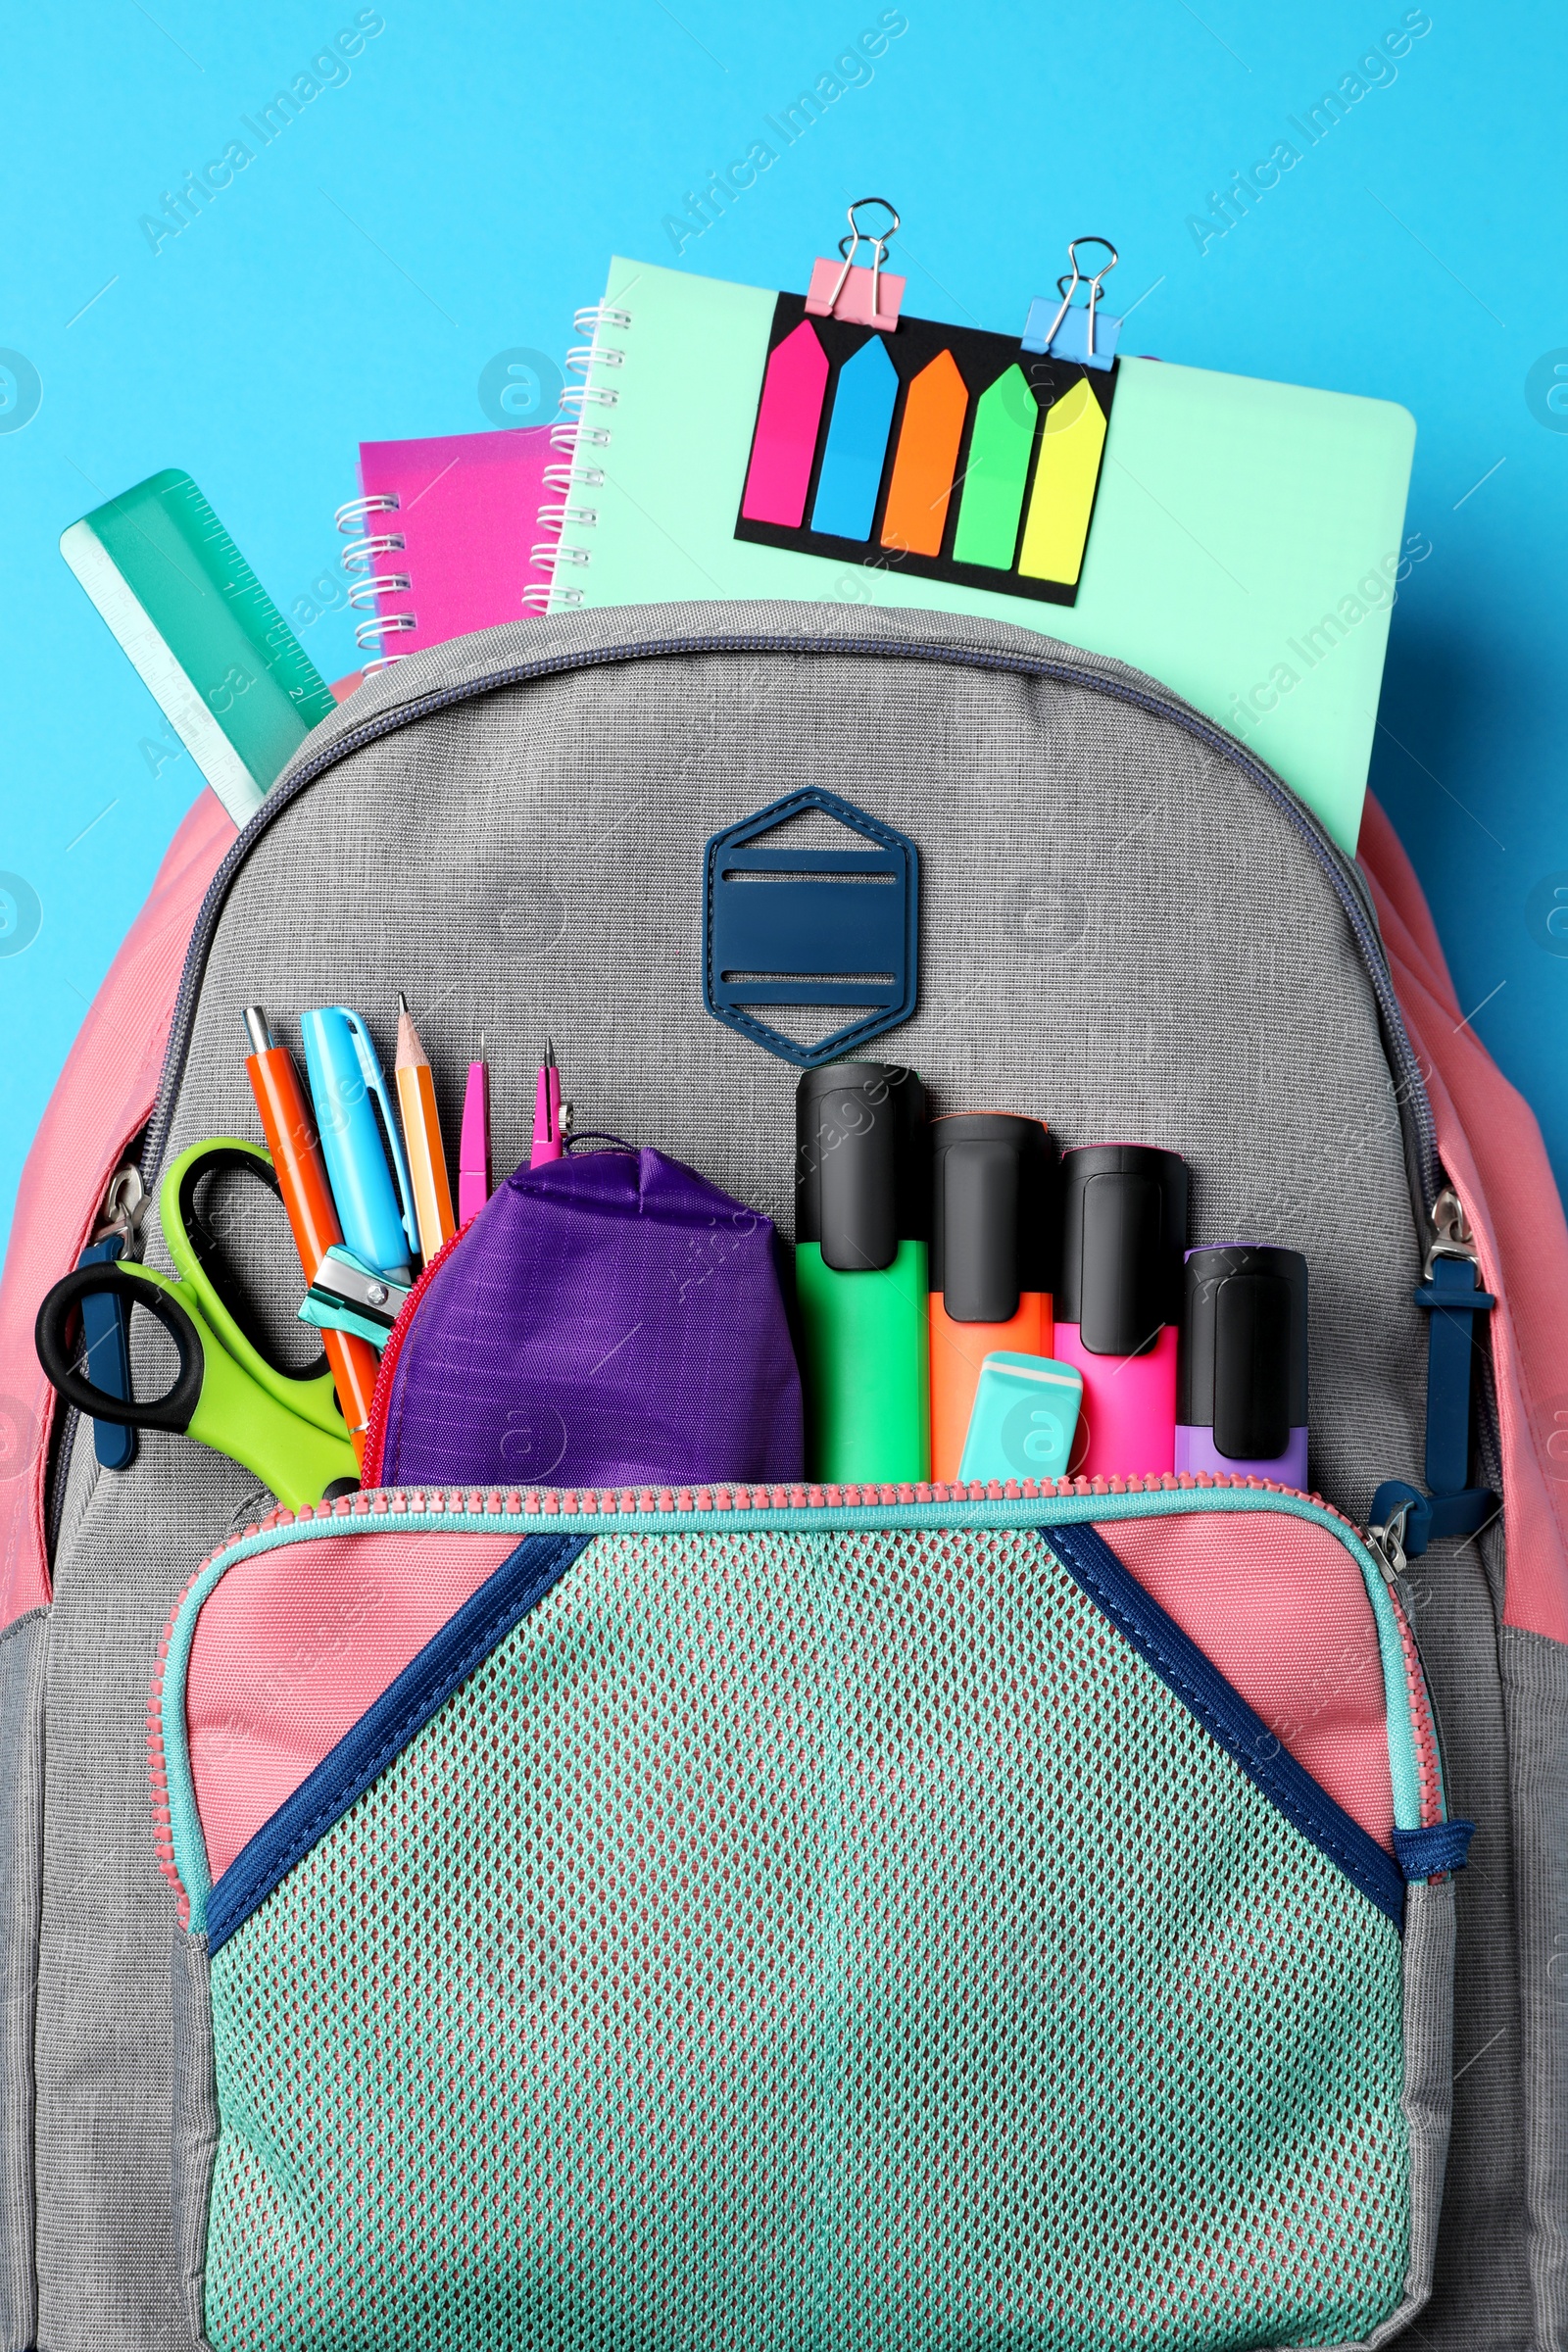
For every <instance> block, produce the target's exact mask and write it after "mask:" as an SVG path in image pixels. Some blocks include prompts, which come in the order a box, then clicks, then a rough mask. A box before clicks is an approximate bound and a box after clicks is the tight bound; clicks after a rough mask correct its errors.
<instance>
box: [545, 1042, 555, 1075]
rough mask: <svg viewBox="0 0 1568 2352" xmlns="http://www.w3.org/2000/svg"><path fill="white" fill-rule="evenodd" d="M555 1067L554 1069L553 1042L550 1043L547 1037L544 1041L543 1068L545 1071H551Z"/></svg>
mask: <svg viewBox="0 0 1568 2352" xmlns="http://www.w3.org/2000/svg"><path fill="white" fill-rule="evenodd" d="M555 1067H556V1049H555V1045H554V1042H553V1041H552V1040H551V1039H550V1038H548V1037H547V1038H546V1039H545V1068H546V1069H547V1070H553V1069H554V1068H555Z"/></svg>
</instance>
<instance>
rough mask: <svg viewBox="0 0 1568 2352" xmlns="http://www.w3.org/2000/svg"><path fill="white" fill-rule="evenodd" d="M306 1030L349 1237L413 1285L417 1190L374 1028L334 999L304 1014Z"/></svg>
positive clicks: (309, 1065)
mask: <svg viewBox="0 0 1568 2352" xmlns="http://www.w3.org/2000/svg"><path fill="white" fill-rule="evenodd" d="M300 1035H301V1038H302V1039H303V1041H304V1045H305V1067H306V1070H307V1072H308V1073H309V1076H310V1081H311V1101H312V1103H314V1105H315V1109H316V1121H317V1125H318V1127H319V1130H320V1136H321V1150H322V1151H323V1152H325V1154H326V1172H327V1175H328V1176H329V1177H330V1178H331V1181H332V1199H333V1201H335V1202H336V1204H337V1213H338V1221H339V1223H340V1224H341V1225H342V1227H343V1240H344V1243H345V1245H346V1247H347V1248H348V1249H350V1250H352V1251H353V1252H354V1255H355V1256H356V1257H359V1258H363V1259H364V1261H365V1263H366V1264H367V1265H368V1266H373V1267H374V1268H375V1270H376V1272H377V1273H378V1274H389V1275H391V1277H392V1279H393V1280H394V1281H395V1282H404V1283H406V1282H408V1281H409V1279H410V1267H411V1265H412V1263H413V1260H414V1258H415V1256H416V1254H417V1250H418V1235H417V1228H416V1226H415V1221H414V1196H413V1191H412V1189H411V1187H410V1184H409V1171H408V1164H407V1162H406V1161H405V1159H404V1157H403V1145H402V1143H401V1141H400V1139H399V1136H398V1130H397V1122H396V1120H395V1119H394V1118H393V1116H392V1104H391V1101H390V1098H389V1097H388V1094H387V1086H386V1080H385V1078H384V1077H383V1076H382V1074H381V1063H380V1058H379V1056H378V1054H376V1051H375V1047H374V1044H373V1043H372V1041H371V1038H370V1034H369V1031H368V1029H367V1028H366V1026H365V1023H364V1022H363V1021H362V1020H361V1018H360V1016H359V1014H358V1013H357V1012H351V1011H350V1010H349V1008H348V1006H347V1005H325V1006H323V1007H322V1009H321V1010H320V1011H319V1012H305V1013H302V1014H301V1015H300ZM377 1112H379V1116H378V1115H377ZM389 1158H390V1160H391V1163H392V1166H391V1170H390V1172H389V1171H388V1168H387V1161H388V1159H389ZM394 1177H396V1179H397V1183H396V1187H395V1189H394V1185H393V1178H394Z"/></svg>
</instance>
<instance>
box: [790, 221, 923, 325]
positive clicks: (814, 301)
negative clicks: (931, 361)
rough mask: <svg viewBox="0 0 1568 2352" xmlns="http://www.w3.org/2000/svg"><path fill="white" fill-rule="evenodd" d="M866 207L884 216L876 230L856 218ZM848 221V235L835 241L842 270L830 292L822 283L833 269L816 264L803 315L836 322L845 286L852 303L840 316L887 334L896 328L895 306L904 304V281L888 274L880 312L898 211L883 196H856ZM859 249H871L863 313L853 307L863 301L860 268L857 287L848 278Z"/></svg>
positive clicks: (896, 227) (824, 262) (827, 265)
mask: <svg viewBox="0 0 1568 2352" xmlns="http://www.w3.org/2000/svg"><path fill="white" fill-rule="evenodd" d="M870 205H875V206H877V207H878V208H879V209H880V210H881V211H882V212H884V213H886V215H887V221H886V222H885V223H884V224H883V225H882V226H881V227H879V228H862V227H861V225H860V222H859V219H858V215H859V214H860V213H862V212H864V211H865V210H866V208H867V207H868V206H870ZM848 218H849V223H850V233H849V235H848V236H847V237H841V238H840V239H839V258H840V260H841V262H842V264H843V267H842V268H841V269H840V270H839V273H838V276H837V277H836V278H835V279H834V281H833V286H832V290H831V292H830V291H829V290H828V288H827V285H826V279H827V277H828V276H829V274H830V273H831V271H832V268H833V265H832V263H831V262H828V261H819V262H818V263H817V265H816V267H815V269H814V270H812V272H811V284H810V291H809V293H808V295H807V298H806V308H807V311H808V313H809V316H810V317H812V318H814V319H836V318H838V317H839V316H840V315H841V314H840V312H839V301H840V298H841V297H842V295H843V293H844V289H845V287H846V286H849V287H850V290H851V294H852V296H853V297H855V299H854V300H852V301H851V303H850V304H849V305H847V307H846V309H845V312H844V313H843V316H844V317H845V318H847V319H855V320H856V321H857V322H858V323H859V324H862V325H866V326H876V327H881V328H882V329H883V331H884V332H887V331H889V330H890V329H891V328H893V327H895V326H897V324H898V322H899V306H900V304H901V303H902V302H903V300H904V279H903V278H902V277H897V276H895V275H894V274H893V273H892V272H891V271H890V272H889V275H888V287H887V290H888V293H889V294H890V296H891V300H890V302H889V304H888V307H887V308H886V309H885V310H884V308H883V304H882V295H883V286H882V265H883V263H884V262H885V261H886V260H887V258H888V241H889V239H890V238H892V237H895V236H897V234H898V232H899V225H900V223H899V213H898V208H897V207H896V206H895V205H892V204H890V203H889V202H888V200H887V198H886V197H885V196H858V197H857V198H856V200H855V202H854V203H853V204H852V205H851V206H850V207H849V213H848ZM862 245H869V246H870V248H871V270H870V303H869V308H868V309H866V310H864V311H863V313H862V311H861V310H860V309H858V307H857V306H858V304H862V303H863V302H864V300H865V292H864V284H863V279H864V271H863V267H862V271H861V283H860V285H859V286H857V285H856V284H855V282H854V281H853V280H852V276H851V272H852V271H853V270H854V268H855V257H856V255H857V254H858V251H859V249H860V247H861V246H862Z"/></svg>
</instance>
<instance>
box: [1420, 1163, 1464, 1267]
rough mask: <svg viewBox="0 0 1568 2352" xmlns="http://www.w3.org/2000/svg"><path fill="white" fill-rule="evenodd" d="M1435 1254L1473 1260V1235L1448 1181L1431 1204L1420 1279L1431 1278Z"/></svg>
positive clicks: (1459, 1202) (1436, 1255)
mask: <svg viewBox="0 0 1568 2352" xmlns="http://www.w3.org/2000/svg"><path fill="white" fill-rule="evenodd" d="M1436 1257H1467V1258H1469V1260H1470V1261H1471V1263H1472V1264H1474V1263H1475V1262H1476V1243H1475V1236H1474V1234H1473V1233H1472V1232H1471V1231H1470V1220H1469V1218H1468V1217H1467V1216H1466V1215H1465V1213H1464V1203H1463V1201H1461V1200H1460V1198H1459V1196H1458V1194H1457V1193H1456V1192H1455V1191H1454V1189H1453V1187H1452V1185H1451V1184H1446V1185H1445V1186H1444V1188H1443V1190H1442V1192H1441V1193H1440V1194H1439V1195H1438V1197H1437V1199H1436V1201H1433V1203H1432V1239H1431V1241H1430V1242H1429V1243H1428V1244H1427V1253H1426V1257H1425V1259H1424V1260H1423V1262H1422V1267H1421V1279H1422V1281H1423V1282H1430V1281H1431V1280H1432V1261H1433V1259H1434V1258H1436Z"/></svg>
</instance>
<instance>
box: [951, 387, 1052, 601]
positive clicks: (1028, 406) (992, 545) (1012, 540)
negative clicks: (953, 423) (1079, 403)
mask: <svg viewBox="0 0 1568 2352" xmlns="http://www.w3.org/2000/svg"><path fill="white" fill-rule="evenodd" d="M1039 417H1040V410H1039V407H1038V405H1037V403H1036V400H1035V396H1034V394H1033V392H1031V391H1030V389H1029V384H1028V380H1027V378H1026V377H1025V375H1024V371H1023V369H1022V368H1020V367H1018V366H1017V365H1016V363H1015V364H1014V365H1013V366H1012V367H1011V368H1008V369H1007V371H1006V373H1005V375H999V376H998V378H997V380H996V382H995V383H994V384H993V385H992V386H991V388H990V390H989V391H988V392H984V393H982V394H981V396H980V402H979V406H978V407H977V408H976V410H975V413H974V431H973V433H972V434H971V436H970V440H969V463H968V465H967V466H965V468H964V475H963V503H962V505H961V506H960V507H959V509H958V534H957V538H956V542H955V545H954V550H953V553H954V557H955V559H956V562H957V563H959V564H990V565H991V567H992V568H993V569H994V570H996V571H1010V570H1011V569H1012V557H1013V550H1014V549H1015V548H1016V546H1017V544H1018V517H1019V515H1021V514H1022V512H1023V489H1024V484H1025V482H1027V480H1028V479H1029V459H1030V454H1031V452H1032V451H1033V449H1034V445H1035V425H1036V424H1037V422H1038V421H1039Z"/></svg>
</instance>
